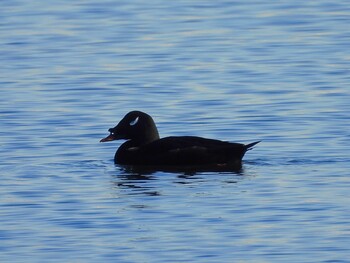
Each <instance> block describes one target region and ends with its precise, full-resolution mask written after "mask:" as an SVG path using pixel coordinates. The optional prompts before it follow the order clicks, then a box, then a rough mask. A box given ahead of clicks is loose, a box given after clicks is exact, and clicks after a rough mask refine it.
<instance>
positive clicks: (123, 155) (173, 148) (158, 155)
mask: <svg viewBox="0 0 350 263" xmlns="http://www.w3.org/2000/svg"><path fill="white" fill-rule="evenodd" d="M108 131H109V132H110V135H108V136H107V137H106V138H103V139H101V140H100V142H108V141H113V140H119V139H124V140H127V141H126V142H125V143H123V144H122V145H121V146H120V147H119V149H118V150H117V152H116V153H115V156H114V162H115V163H116V164H122V165H141V166H171V167H176V166H197V167H200V166H208V165H211V166H213V165H214V166H218V167H223V166H240V165H241V162H242V158H243V156H244V154H245V153H246V152H247V151H248V150H250V149H252V147H253V146H254V145H255V144H257V143H259V142H260V141H256V142H253V143H250V144H246V145H245V144H241V143H231V142H226V141H220V140H215V139H207V138H201V137H196V136H170V137H165V138H159V133H158V130H157V127H156V125H155V123H154V121H153V119H152V117H151V116H149V115H148V114H146V113H144V112H141V111H131V112H129V113H128V114H126V115H125V116H124V118H123V119H122V120H121V121H120V122H119V123H118V125H117V126H115V127H114V128H110V129H109V130H108Z"/></svg>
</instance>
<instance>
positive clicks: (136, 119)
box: [129, 117, 139, 126]
mask: <svg viewBox="0 0 350 263" xmlns="http://www.w3.org/2000/svg"><path fill="white" fill-rule="evenodd" d="M138 121H139V117H136V118H135V120H133V121H131V122H130V123H129V124H130V126H134V125H136V124H137V122H138Z"/></svg>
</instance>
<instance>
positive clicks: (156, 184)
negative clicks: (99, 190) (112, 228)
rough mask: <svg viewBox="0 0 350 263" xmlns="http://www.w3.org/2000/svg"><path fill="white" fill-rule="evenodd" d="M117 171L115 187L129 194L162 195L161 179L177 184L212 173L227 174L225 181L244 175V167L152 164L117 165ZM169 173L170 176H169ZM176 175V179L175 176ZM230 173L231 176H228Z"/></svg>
mask: <svg viewBox="0 0 350 263" xmlns="http://www.w3.org/2000/svg"><path fill="white" fill-rule="evenodd" d="M116 168H117V173H116V174H115V173H114V174H113V181H112V184H113V187H114V188H118V189H125V190H128V192H127V194H128V195H137V194H142V195H148V196H160V195H162V194H161V191H160V190H159V189H160V188H161V187H160V181H161V179H164V180H163V181H166V180H167V181H169V178H170V179H171V181H172V183H175V184H182V185H188V184H194V183H198V182H199V181H203V182H206V181H210V180H212V177H211V175H216V176H221V175H225V176H226V179H225V183H237V182H238V181H239V180H240V179H238V178H239V177H241V176H243V175H244V169H243V167H241V166H240V167H217V166H215V167H209V166H208V167H206V168H207V169H204V167H203V166H201V169H198V167H188V166H187V167H176V168H174V167H159V166H157V167H151V166H121V165H116ZM167 175H169V176H170V177H169V176H167ZM171 175H175V176H176V177H175V179H174V177H173V176H171ZM227 175H229V177H227Z"/></svg>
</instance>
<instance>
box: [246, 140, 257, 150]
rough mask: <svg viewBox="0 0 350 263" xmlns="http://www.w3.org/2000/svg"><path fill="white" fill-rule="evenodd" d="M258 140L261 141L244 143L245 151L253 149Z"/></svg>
mask: <svg viewBox="0 0 350 263" xmlns="http://www.w3.org/2000/svg"><path fill="white" fill-rule="evenodd" d="M259 142H261V141H256V142H252V143H249V144H246V145H244V147H245V149H246V151H249V150H251V149H253V146H254V145H256V144H258V143H259Z"/></svg>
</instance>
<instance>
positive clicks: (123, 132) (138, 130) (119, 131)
mask: <svg viewBox="0 0 350 263" xmlns="http://www.w3.org/2000/svg"><path fill="white" fill-rule="evenodd" d="M108 131H109V132H110V135H108V136H107V137H106V138H103V139H101V140H100V142H108V141H114V140H121V139H124V140H130V141H133V142H134V143H135V144H138V145H142V144H147V143H150V142H152V141H155V140H158V139H159V133H158V130H157V127H156V125H155V123H154V121H153V119H152V117H151V116H149V115H148V114H146V113H144V112H141V111H131V112H129V113H128V114H126V115H125V116H124V118H123V119H122V120H121V121H120V122H119V123H118V124H117V126H115V127H114V128H110V129H109V130H108Z"/></svg>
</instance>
